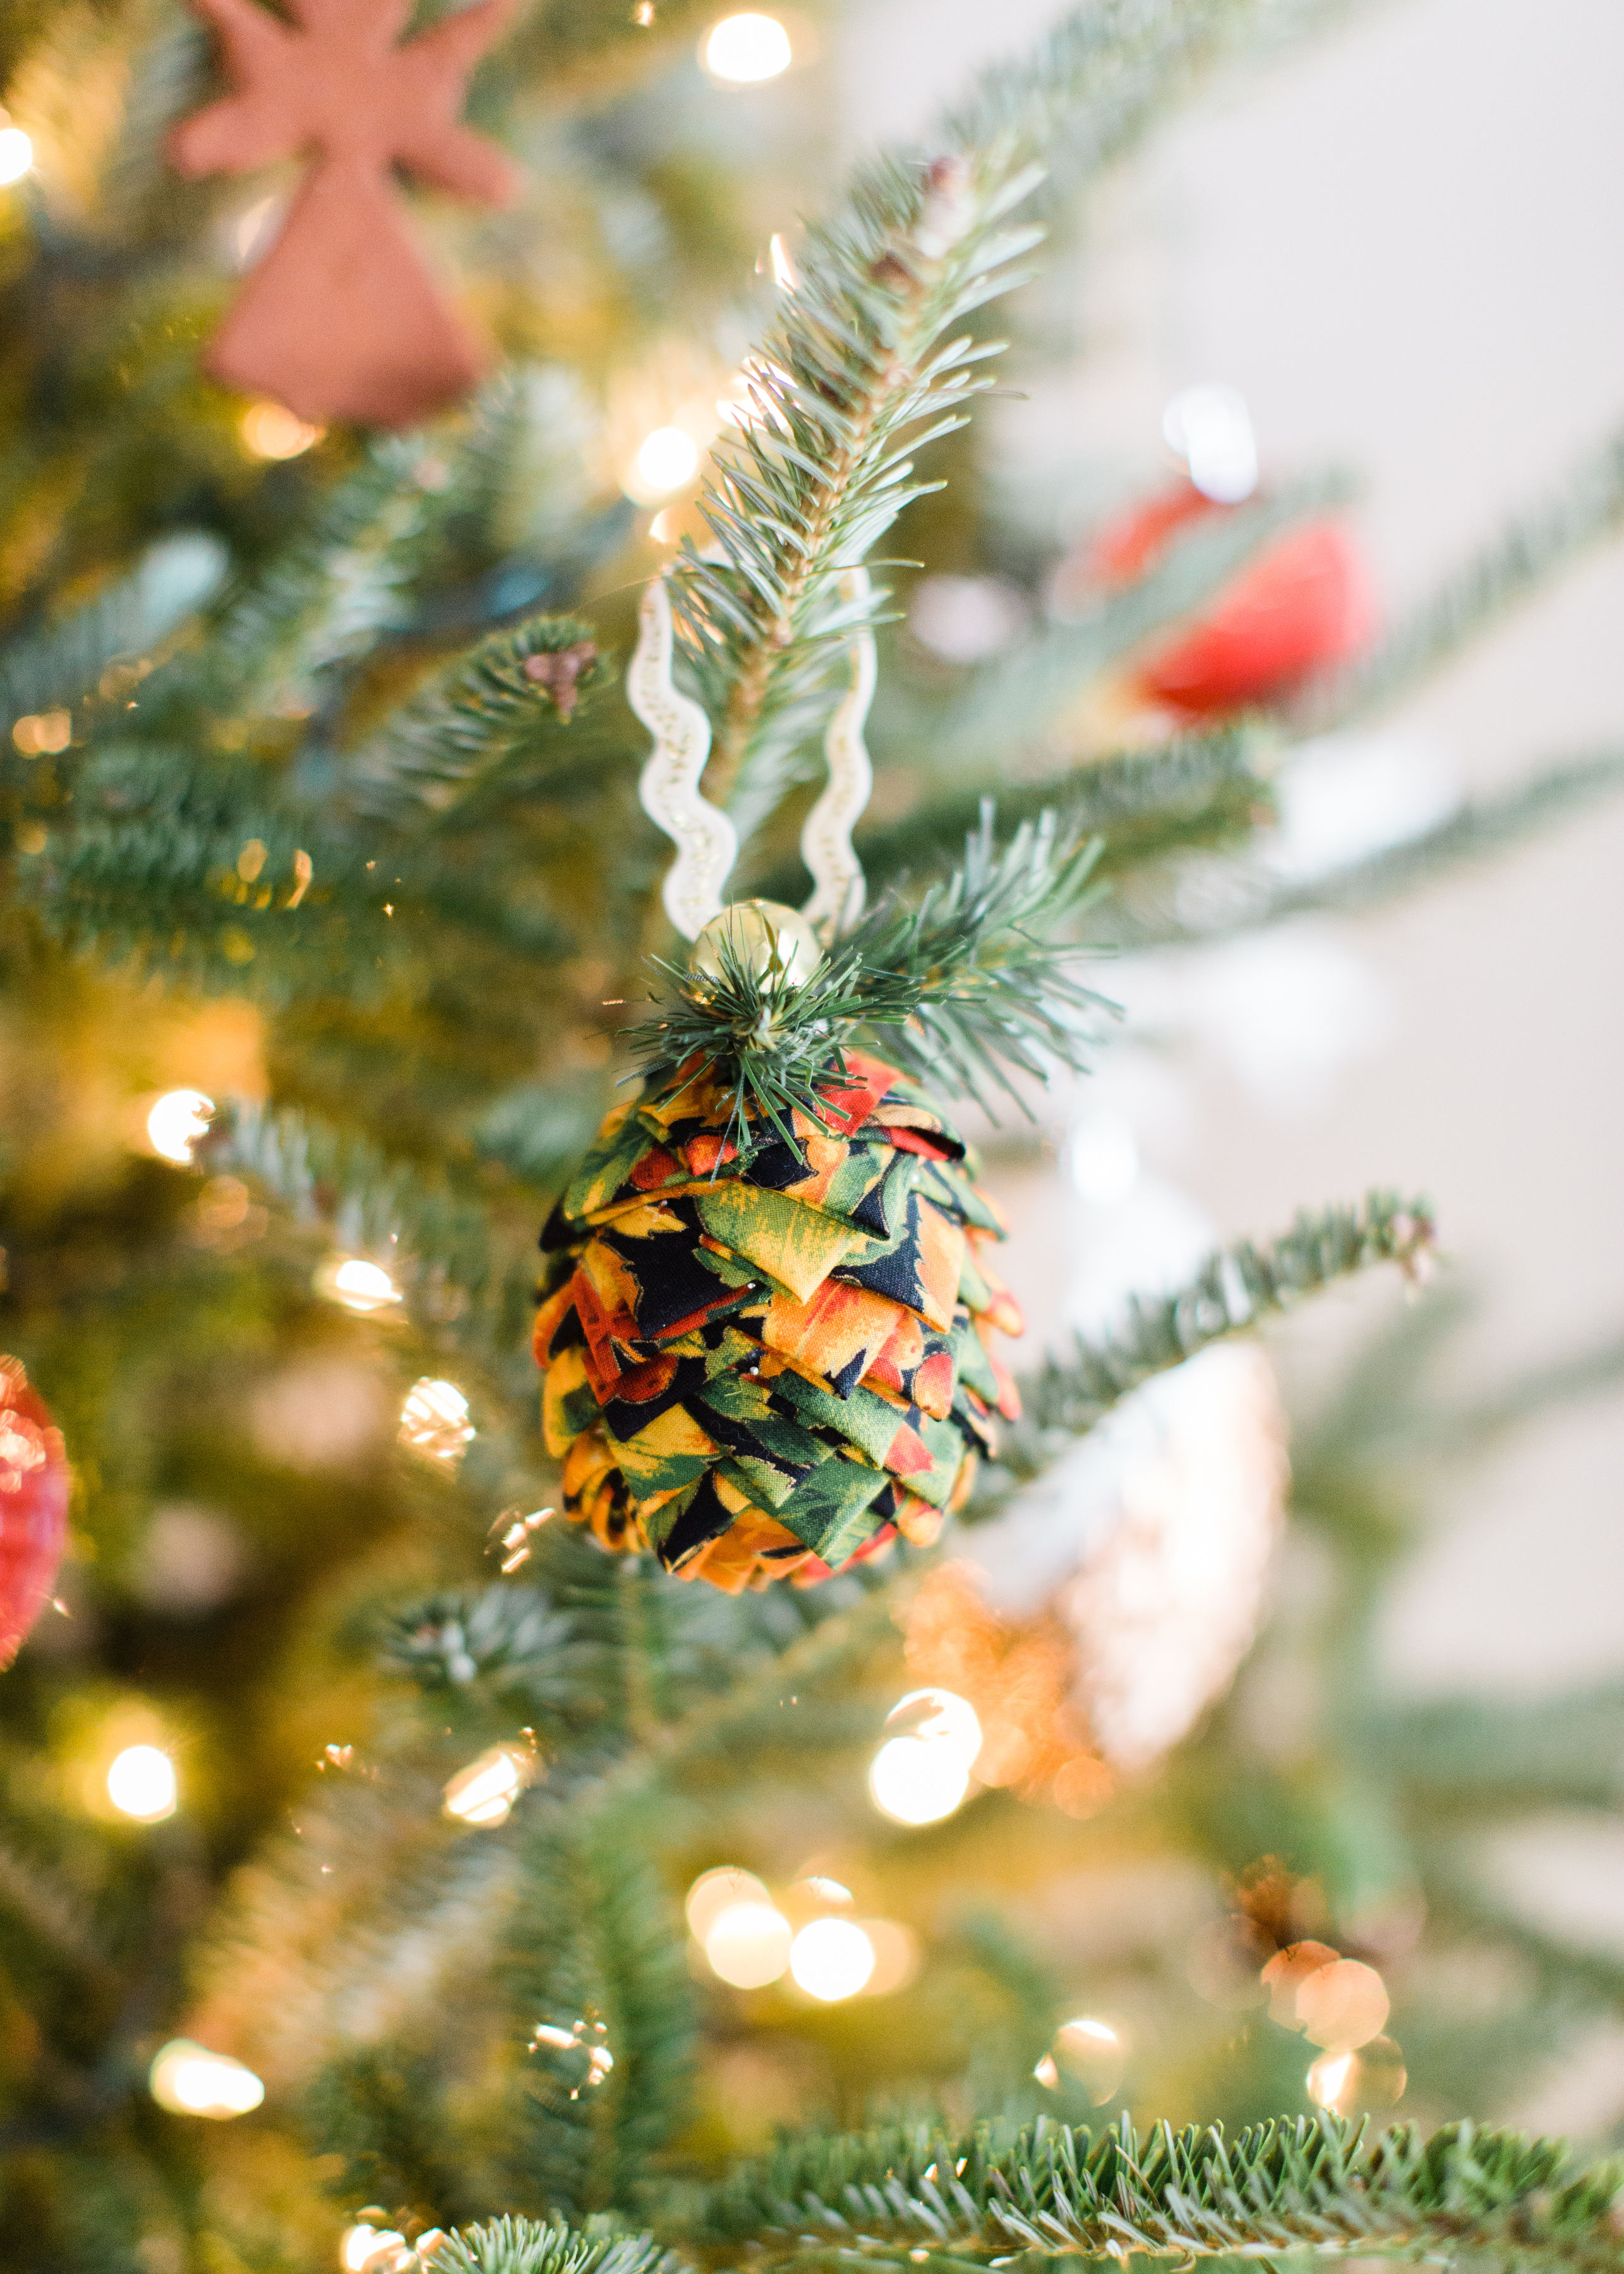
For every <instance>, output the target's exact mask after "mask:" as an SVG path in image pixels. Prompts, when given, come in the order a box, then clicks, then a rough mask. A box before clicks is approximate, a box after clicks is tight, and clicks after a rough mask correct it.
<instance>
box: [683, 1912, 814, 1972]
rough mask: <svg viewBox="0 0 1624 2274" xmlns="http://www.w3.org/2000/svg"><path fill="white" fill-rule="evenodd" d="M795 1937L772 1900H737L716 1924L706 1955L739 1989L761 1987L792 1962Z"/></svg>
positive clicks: (713, 1965) (709, 1936)
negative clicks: (745, 1901)
mask: <svg viewBox="0 0 1624 2274" xmlns="http://www.w3.org/2000/svg"><path fill="white" fill-rule="evenodd" d="M793 1939H794V1938H793V1934H792V1932H791V1929H790V1923H789V1921H788V1920H787V1919H786V1917H785V1916H784V1914H783V1912H782V1911H779V1910H775V1909H773V1907H772V1905H771V1903H763V1902H748V1903H733V1904H731V1905H730V1906H729V1908H728V1909H726V1910H725V1911H724V1912H723V1913H722V1914H721V1916H719V1917H718V1919H716V1920H715V1921H714V1922H713V1923H712V1924H711V1930H710V1931H709V1933H708V1934H707V1935H706V1936H705V1938H704V1944H705V1956H706V1958H707V1959H708V1961H709V1962H710V1965H711V1972H712V1973H713V1974H719V1975H720V1976H721V1977H722V1979H723V1981H724V1982H731V1983H732V1984H733V1988H734V1989H735V1990H761V1989H764V1988H765V1987H766V1985H767V1984H768V1983H769V1982H776V1981H777V1980H778V1977H779V1976H780V1975H781V1974H782V1973H783V1971H784V1969H785V1968H786V1966H787V1965H788V1964H789V1952H790V1944H791V1942H792V1941H793Z"/></svg>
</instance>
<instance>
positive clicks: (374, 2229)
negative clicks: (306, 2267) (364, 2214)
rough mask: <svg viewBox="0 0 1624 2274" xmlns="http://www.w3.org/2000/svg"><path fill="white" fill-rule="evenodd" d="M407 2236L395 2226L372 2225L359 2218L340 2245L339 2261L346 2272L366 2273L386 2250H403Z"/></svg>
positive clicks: (345, 2273)
mask: <svg viewBox="0 0 1624 2274" xmlns="http://www.w3.org/2000/svg"><path fill="white" fill-rule="evenodd" d="M405 2248H406V2238H405V2236H404V2235H403V2234H397V2233H395V2230H394V2228H393V2227H387V2226H370V2225H368V2224H367V2222H366V2221H365V2219H357V2222H356V2224H355V2225H353V2226H352V2227H350V2228H349V2229H348V2230H347V2232H346V2233H345V2235H344V2239H343V2240H342V2242H341V2243H340V2244H339V2246H338V2263H339V2264H340V2265H341V2266H342V2268H343V2270H344V2274H365V2269H366V2268H368V2267H370V2266H371V2265H372V2263H373V2261H374V2260H375V2259H378V2258H380V2256H381V2255H382V2254H383V2253H384V2252H385V2251H395V2250H400V2251H403V2250H404V2249H405Z"/></svg>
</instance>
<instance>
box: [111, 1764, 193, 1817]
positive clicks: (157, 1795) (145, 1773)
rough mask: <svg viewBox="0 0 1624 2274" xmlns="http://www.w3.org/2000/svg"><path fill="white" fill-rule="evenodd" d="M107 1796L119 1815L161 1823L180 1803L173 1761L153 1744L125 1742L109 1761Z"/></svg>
mask: <svg viewBox="0 0 1624 2274" xmlns="http://www.w3.org/2000/svg"><path fill="white" fill-rule="evenodd" d="M107 1796H108V1798H109V1800H110V1801H111V1802H112V1803H113V1805H114V1807H115V1808H116V1809H117V1811H118V1812H119V1814H120V1815H121V1816H129V1817H133V1818H134V1819H135V1821H136V1822H137V1823H138V1824H162V1822H163V1821H164V1819H165V1818H166V1817H170V1816H173V1815H174V1813H175V1811H176V1809H177V1807H178V1806H179V1804H180V1781H179V1779H178V1778H177V1776H176V1773H175V1764H174V1762H173V1761H172V1760H171V1759H170V1758H169V1755H168V1754H167V1753H166V1752H164V1751H162V1749H161V1748H160V1747H159V1746H157V1745H126V1746H125V1747H124V1751H123V1752H121V1753H116V1754H115V1755H114V1757H113V1758H112V1760H111V1762H110V1763H109V1766H108V1772H107Z"/></svg>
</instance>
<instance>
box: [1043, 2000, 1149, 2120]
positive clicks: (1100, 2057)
mask: <svg viewBox="0 0 1624 2274" xmlns="http://www.w3.org/2000/svg"><path fill="white" fill-rule="evenodd" d="M1050 2052H1051V2057H1052V2059H1053V2060H1054V2062H1055V2064H1056V2069H1057V2070H1058V2072H1059V2073H1060V2074H1063V2075H1064V2076H1066V2077H1069V2078H1070V2079H1071V2082H1073V2083H1074V2084H1079V2085H1080V2086H1081V2087H1082V2089H1083V2090H1084V2091H1085V2092H1086V2094H1087V2095H1088V2097H1089V2098H1090V2100H1092V2101H1093V2102H1094V2104H1095V2105H1096V2106H1098V2105H1100V2104H1101V2103H1102V2102H1104V2101H1107V2100H1109V2099H1110V2098H1111V2097H1113V2095H1114V2094H1115V2093H1116V2089H1117V2087H1118V2086H1119V2085H1120V2084H1121V2082H1122V2077H1123V2071H1124V2068H1125V2067H1126V2066H1127V2058H1128V2056H1127V2048H1126V2046H1125V2045H1124V2044H1123V2041H1122V2038H1121V2037H1120V2036H1119V2035H1118V2034H1117V2032H1116V2030H1115V2029H1112V2027H1111V2025H1110V2023H1109V2022H1101V2021H1096V2020H1095V2019H1094V2016H1093V2015H1092V2014H1079V2015H1077V2016H1076V2017H1075V2018H1074V2019H1073V2020H1071V2021H1069V2022H1062V2023H1061V2024H1060V2027H1059V2028H1058V2029H1056V2031H1055V2040H1054V2044H1053V2045H1052V2047H1051V2048H1050ZM1044 2082H1048V2079H1047V2078H1045V2079H1044Z"/></svg>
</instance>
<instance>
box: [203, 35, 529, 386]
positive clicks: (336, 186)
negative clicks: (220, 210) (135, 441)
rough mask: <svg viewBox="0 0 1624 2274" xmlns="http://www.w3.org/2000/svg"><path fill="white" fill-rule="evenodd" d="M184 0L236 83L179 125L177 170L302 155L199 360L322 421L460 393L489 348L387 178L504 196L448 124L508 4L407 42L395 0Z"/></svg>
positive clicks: (511, 184)
mask: <svg viewBox="0 0 1624 2274" xmlns="http://www.w3.org/2000/svg"><path fill="white" fill-rule="evenodd" d="M194 4H195V5H196V7H197V8H198V10H199V13H201V14H202V15H204V16H206V17H207V19H208V20H209V22H210V23H211V24H212V25H213V26H214V29H215V31H216V32H217V33H218V34H219V36H220V40H221V43H222V48H223V49H224V57H225V63H226V66H227V69H228V71H229V74H230V77H231V79H232V80H233V82H234V92H233V93H232V94H228V95H226V96H224V97H223V98H222V100H221V101H220V102H214V103H211V104H210V105H209V106H208V108H207V109H205V110H199V111H198V112H196V113H195V114H194V116H193V117H191V118H188V119H186V120H185V121H184V123H183V124H181V125H180V126H178V127H177V129H176V130H175V132H174V134H173V135H172V136H171V137H170V141H169V155H170V157H171V159H172V160H173V162H174V163H175V165H176V166H177V168H178V169H180V171H181V172H182V173H183V174H188V175H198V174H212V173H218V172H222V171H224V172H228V173H237V174H241V173H247V172H250V171H251V170H252V169H253V168H255V167H258V166H266V165H270V164H272V163H274V162H276V161H277V160H280V159H284V158H292V157H301V156H304V157H309V158H310V159H311V160H312V165H311V168H310V171H309V172H308V174H307V175H306V176H305V180H304V182H303V184H301V186H300V188H299V191H298V192H297V196H296V197H295V199H294V201H293V205H292V207H291V209H290V211H289V215H288V217H287V220H286V221H285V222H284V223H283V224H282V230H281V231H280V233H279V234H278V236H277V238H276V241H275V243H274V245H272V247H271V249H270V251H269V252H268V253H267V254H266V256H265V258H264V259H263V260H260V261H259V263H258V265H257V266H256V267H254V268H253V270H252V272H251V274H250V275H249V277H248V279H247V282H246V283H245V284H244V288H243V290H242V293H241V296H240V297H239V298H238V299H237V304H236V305H235V306H234V307H233V308H232V310H231V312H230V313H229V316H228V317H227V318H226V320H225V322H224V324H223V325H222V327H221V329H220V331H219V333H218V334H217V335H216V336H215V338H214V343H213V345H212V346H211V348H210V349H209V351H208V354H207V358H206V368H207V370H208V372H209V373H210V374H211V375H212V376H213V377H214V378H215V379H217V380H221V381H222V383H223V384H224V385H226V386H228V387H236V388H243V389H244V391H246V392H248V393H251V394H256V395H274V396H275V397H276V399H277V400H278V401H279V402H281V403H286V404H287V406H288V408H289V410H294V411H297V414H298V416H299V417H300V418H306V419H311V420H312V421H314V422H316V423H317V424H319V425H320V424H324V423H325V422H326V421H327V420H329V419H334V418H345V419H354V420H357V421H358V422H359V423H361V424H363V425H376V426H406V425H411V424H412V423H413V422H414V421H416V420H417V419H419V418H425V417H426V416H427V415H428V414H429V413H430V412H431V411H434V410H440V409H441V408H442V407H443V406H444V405H446V404H447V403H453V402H455V401H456V399H457V398H458V397H459V396H460V395H464V394H466V392H467V391H468V389H469V388H470V386H472V384H473V383H474V381H475V380H477V379H478V377H479V376H480V374H481V373H482V372H483V371H484V370H485V365H486V363H487V361H488V356H487V352H486V350H485V347H484V346H483V345H482V343H480V342H479V341H478V340H477V338H476V337H475V336H474V335H473V334H472V333H471V332H470V330H469V329H468V328H467V327H466V325H464V324H463V322H462V320H461V318H460V317H459V316H457V314H456V313H455V311H454V310H452V309H451V308H449V307H447V305H446V303H445V301H444V299H443V298H442V297H441V296H440V291H439V289H438V288H437V286H436V284H435V282H434V280H433V278H432V275H430V274H429V271H428V268H427V267H426V265H425V261H424V258H423V255H422V253H421V252H419V251H418V249H417V245H416V243H415V241H414V239H413V237H412V233H411V230H410V222H409V219H408V216H407V215H406V213H405V210H404V208H403V207H402V204H401V200H400V199H399V197H398V196H397V194H396V192H395V187H394V184H393V180H392V178H391V174H392V169H394V168H395V167H396V166H399V167H402V168H404V169H405V170H406V171H407V172H408V173H410V174H411V175H413V176H415V177H416V178H417V180H419V181H422V182H426V183H430V184H433V185H434V186H436V187H437V188H440V189H445V190H451V191H455V192H457V193H458V194H459V195H460V196H462V197H467V198H473V199H483V200H485V201H486V202H487V203H489V204H491V205H499V206H500V205H506V204H508V203H509V202H510V201H511V200H512V199H513V198H514V196H515V194H516V192H517V189H518V184H519V175H518V171H517V169H516V168H515V166H514V165H513V164H512V163H511V162H510V161H509V160H508V158H506V157H505V156H504V155H503V154H502V153H501V152H500V150H499V149H498V148H497V147H496V145H495V144H494V143H493V142H490V141H488V140H486V139H485V136H484V135H481V134H476V133H473V132H470V129H469V128H467V127H465V126H462V125H460V124H458V122H457V113H458V111H459V109H461V107H462V82H463V79H465V78H466V76H467V74H468V72H470V70H471V68H472V67H473V65H474V64H475V63H477V60H478V58H479V56H481V55H483V53H484V52H485V49H486V48H488V47H489V46H490V44H491V42H492V40H494V39H495V38H496V36H497V34H498V33H499V32H500V30H501V28H502V25H503V23H504V21H505V20H506V19H507V16H508V12H509V9H510V7H511V4H512V0H478V4H477V5H476V6H474V7H471V8H467V9H464V10H463V11H462V13H461V14H459V15H455V16H450V17H447V19H445V20H444V21H443V22H442V23H439V24H436V25H435V26H433V27H432V30H430V31H427V32H425V33H424V34H422V36H421V37H420V38H417V39H415V40H410V41H407V42H406V43H405V45H403V46H402V45H399V44H397V42H398V40H399V34H400V31H401V27H402V24H403V23H404V21H405V18H406V12H407V8H406V0H293V6H292V13H293V17H294V21H293V22H292V23H291V24H288V23H284V22H282V20H281V19H279V18H277V17H274V16H273V15H271V14H270V13H269V11H267V9H265V8H263V7H261V6H259V4H258V0H194Z"/></svg>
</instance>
